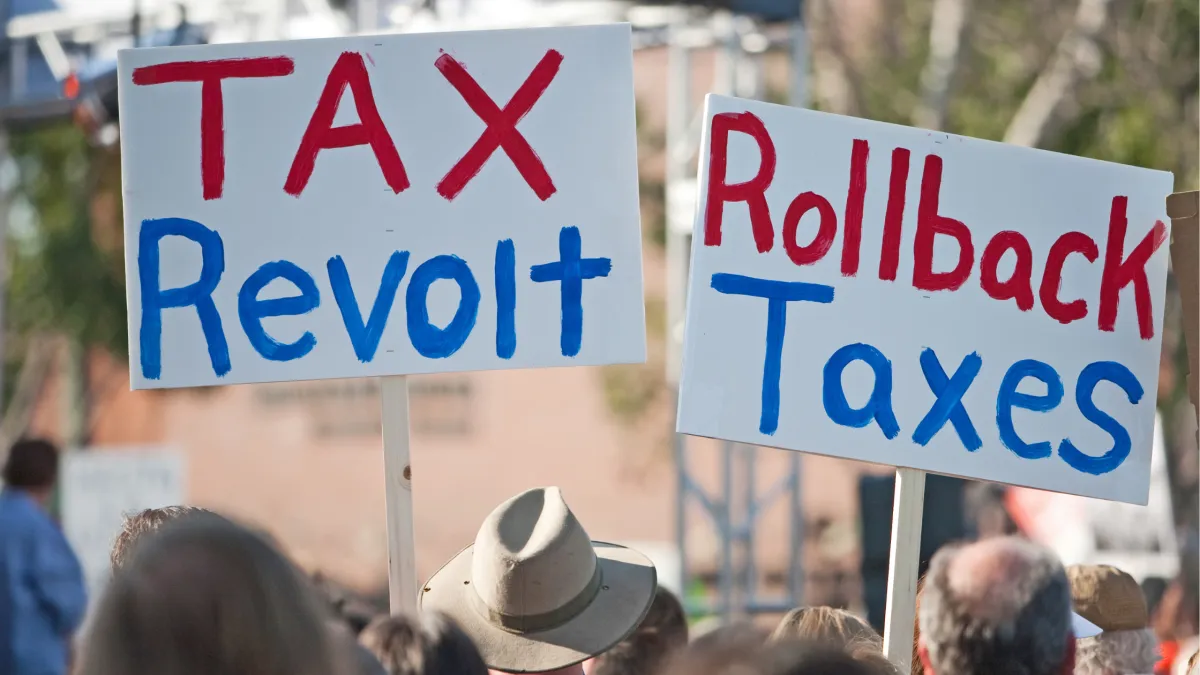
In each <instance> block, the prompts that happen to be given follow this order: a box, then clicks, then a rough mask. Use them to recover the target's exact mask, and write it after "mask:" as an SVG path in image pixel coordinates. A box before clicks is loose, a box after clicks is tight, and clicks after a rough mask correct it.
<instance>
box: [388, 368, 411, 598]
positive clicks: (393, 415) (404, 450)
mask: <svg viewBox="0 0 1200 675" xmlns="http://www.w3.org/2000/svg"><path fill="white" fill-rule="evenodd" d="M379 379H380V383H379V384H380V405H381V406H382V418H383V476H384V481H385V483H386V496H387V536H388V600H389V605H390V607H391V613H392V614H397V613H402V612H406V613H415V612H416V610H417V557H416V548H417V547H416V541H415V537H414V535H413V531H414V528H413V502H412V464H411V461H410V459H409V452H408V451H409V435H408V426H409V425H408V377H407V376H405V375H393V376H390V377H381V378H379Z"/></svg>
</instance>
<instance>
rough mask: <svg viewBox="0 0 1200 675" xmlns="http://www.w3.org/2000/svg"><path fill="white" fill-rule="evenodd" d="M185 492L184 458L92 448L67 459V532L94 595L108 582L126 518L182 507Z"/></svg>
mask: <svg viewBox="0 0 1200 675" xmlns="http://www.w3.org/2000/svg"><path fill="white" fill-rule="evenodd" d="M186 489H187V485H186V482H185V476H184V459H183V456H182V455H180V454H179V453H174V452H163V451H155V450H119V451H118V450H115V449H113V448H93V449H90V450H88V451H85V452H72V453H68V454H67V455H65V456H64V461H63V477H62V516H63V530H64V532H65V533H66V535H67V539H68V540H69V541H70V542H71V545H72V547H74V549H75V552H76V554H77V555H78V556H79V562H80V564H81V565H82V566H83V571H84V576H85V577H86V578H87V582H88V587H89V589H90V591H91V592H92V594H93V595H96V594H97V593H98V591H99V590H100V589H101V588H102V587H103V586H104V584H105V583H106V582H107V581H108V578H109V575H110V562H109V560H110V558H109V556H110V553H111V552H112V545H113V540H114V539H115V538H116V536H117V534H118V533H119V532H120V531H121V527H122V526H123V524H124V522H125V516H126V515H127V514H131V513H136V512H138V511H141V510H143V509H154V508H161V507H163V506H171V505H175V504H183V503H184V502H185V499H186V496H187V495H186Z"/></svg>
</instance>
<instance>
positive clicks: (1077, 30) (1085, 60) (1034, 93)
mask: <svg viewBox="0 0 1200 675" xmlns="http://www.w3.org/2000/svg"><path fill="white" fill-rule="evenodd" d="M1108 5H1109V0H1079V6H1078V7H1077V8H1076V10H1075V19H1074V21H1073V22H1072V24H1071V26H1070V27H1069V28H1068V29H1067V32H1066V33H1065V34H1064V35H1063V37H1062V40H1061V41H1059V43H1058V48H1057V49H1056V50H1055V53H1054V56H1053V57H1052V58H1051V60H1050V63H1049V64H1047V65H1046V68H1045V69H1044V70H1042V72H1041V74H1040V75H1038V78H1037V80H1036V81H1035V82H1034V83H1033V88H1031V89H1030V90H1029V93H1028V94H1027V95H1026V96H1025V99H1024V100H1023V101H1022V102H1021V107H1020V108H1018V109H1017V114H1016V115H1014V116H1013V119H1012V121H1011V122H1010V123H1009V125H1008V130H1007V131H1006V132H1005V133H1004V141H1005V142H1006V143H1012V144H1013V145H1024V146H1029V147H1037V146H1038V145H1039V144H1040V143H1041V141H1042V138H1043V136H1044V135H1045V133H1046V128H1047V126H1048V125H1049V123H1050V121H1051V119H1053V117H1054V112H1055V110H1057V109H1058V106H1059V104H1061V103H1062V102H1063V100H1064V99H1065V98H1066V97H1067V96H1068V95H1069V94H1070V93H1071V90H1072V89H1073V88H1074V87H1075V86H1076V84H1077V83H1078V82H1079V80H1080V79H1082V78H1084V77H1091V76H1093V75H1095V73H1096V72H1097V71H1098V70H1099V67H1100V52H1099V48H1098V47H1097V46H1096V36H1097V34H1098V33H1099V32H1100V31H1101V29H1103V28H1104V24H1105V23H1106V22H1107V21H1108Z"/></svg>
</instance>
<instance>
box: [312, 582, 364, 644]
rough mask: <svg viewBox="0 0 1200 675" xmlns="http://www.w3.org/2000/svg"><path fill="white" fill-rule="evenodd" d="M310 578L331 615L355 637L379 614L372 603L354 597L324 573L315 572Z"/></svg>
mask: <svg viewBox="0 0 1200 675" xmlns="http://www.w3.org/2000/svg"><path fill="white" fill-rule="evenodd" d="M310 578H311V580H312V584H313V587H314V588H316V590H317V594H318V596H320V597H321V598H322V599H323V600H324V601H325V602H326V604H327V605H328V606H329V609H330V611H331V612H332V613H333V615H334V616H335V617H337V619H338V621H339V622H340V623H341V624H342V625H343V626H344V627H345V628H346V630H347V631H349V632H350V633H351V634H353V635H354V636H355V638H356V639H357V636H358V635H360V634H362V632H363V630H365V629H366V627H367V626H368V625H369V624H370V623H371V621H373V620H375V619H376V618H377V617H378V616H379V615H380V614H381V612H380V610H379V609H378V608H376V607H375V606H374V605H373V604H371V603H370V602H367V601H365V600H363V599H361V598H358V597H355V596H354V595H353V594H352V593H349V592H348V591H346V589H344V588H342V587H340V586H339V585H338V584H336V583H334V582H333V581H332V580H330V579H329V578H328V577H326V576H325V575H324V574H322V573H320V572H316V573H314V574H313V575H312V576H311V577H310Z"/></svg>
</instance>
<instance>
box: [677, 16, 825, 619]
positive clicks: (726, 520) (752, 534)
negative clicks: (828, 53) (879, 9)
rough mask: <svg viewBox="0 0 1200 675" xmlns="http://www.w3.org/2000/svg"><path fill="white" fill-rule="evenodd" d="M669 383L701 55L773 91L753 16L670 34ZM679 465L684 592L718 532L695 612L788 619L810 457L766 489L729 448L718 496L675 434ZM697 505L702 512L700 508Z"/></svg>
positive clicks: (740, 83) (720, 87)
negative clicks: (779, 561) (767, 588)
mask: <svg viewBox="0 0 1200 675" xmlns="http://www.w3.org/2000/svg"><path fill="white" fill-rule="evenodd" d="M789 43H790V44H789V48H790V51H791V55H792V71H793V72H792V78H791V79H792V92H791V98H792V103H793V105H799V106H804V105H807V102H808V82H807V79H808V78H807V73H808V68H807V64H808V52H807V39H806V32H805V27H804V25H803V24H802V23H801V22H799V21H797V22H795V23H794V24H793V25H792V26H791V30H790V33H789ZM667 47H668V63H669V66H668V73H669V74H668V82H667V91H668V97H669V100H668V106H667V111H668V112H667V168H666V177H667V295H668V297H667V328H668V330H667V339H668V347H667V353H668V359H667V380H668V383H669V385H670V387H671V389H672V390H673V391H678V385H679V377H680V369H681V364H682V346H683V334H684V329H683V327H684V317H685V312H686V306H687V283H688V277H689V262H690V251H691V247H692V228H693V223H694V221H695V218H696V209H697V195H698V190H697V184H696V164H697V152H698V150H699V148H698V140H699V138H700V131H701V125H702V123H703V110H697V109H694V106H693V105H692V98H693V96H692V91H691V83H692V72H693V71H692V54H693V52H694V51H695V50H697V49H701V48H704V49H709V48H714V47H716V48H717V49H718V50H719V52H718V64H717V68H716V69H715V76H714V82H713V84H712V86H711V88H710V91H712V92H713V93H719V94H726V95H736V96H739V97H742V98H755V99H757V98H762V96H763V94H764V70H763V54H764V52H766V50H767V49H768V48H769V47H770V41H769V40H768V39H767V37H766V36H765V35H764V33H763V32H762V31H761V30H760V27H759V26H758V25H756V23H755V22H754V21H752V20H750V19H748V18H746V17H736V16H732V15H729V14H717V15H714V16H711V17H705V20H704V22H703V23H702V24H700V25H697V24H696V23H693V22H691V21H688V20H686V19H682V20H677V21H675V22H673V24H672V25H671V26H670V27H669V29H668V31H667ZM672 432H673V433H672V437H673V440H674V448H673V450H674V458H675V466H676V488H677V497H676V506H675V508H676V512H675V528H676V545H677V546H678V549H679V555H680V576H681V578H680V580H679V587H680V588H681V589H683V590H684V591H685V593H686V592H687V590H688V589H689V588H690V586H691V584H692V582H693V577H694V570H695V568H696V567H697V562H698V561H696V560H694V559H692V558H693V552H692V548H693V547H692V546H690V545H689V540H690V539H691V532H692V527H693V522H694V520H695V518H694V517H693V514H696V513H697V512H698V513H699V514H700V516H701V518H700V519H699V520H700V523H701V525H702V526H708V527H712V528H713V529H714V530H715V533H716V535H717V550H718V551H719V560H718V561H717V564H716V585H717V593H716V597H715V598H713V599H710V600H699V599H696V598H688V605H689V606H688V609H689V611H690V612H692V613H700V614H715V615H717V616H719V617H720V618H721V619H723V620H728V619H730V618H732V617H734V616H738V615H745V614H756V613H764V612H783V611H787V610H788V609H791V608H793V607H796V606H798V605H800V604H801V603H802V602H803V596H804V579H805V575H804V560H803V543H804V516H803V511H802V509H801V504H800V494H801V493H800V490H801V483H800V480H801V457H800V454H799V453H788V456H787V462H786V470H785V472H784V474H783V475H782V476H779V477H778V478H777V479H775V480H774V481H772V482H771V483H770V485H769V486H768V487H767V488H766V490H763V491H761V492H760V491H759V486H758V476H757V470H756V469H757V464H758V448H756V447H754V446H749V445H743V444H737V443H729V442H724V443H723V444H722V446H721V448H720V451H719V456H720V459H719V461H720V469H719V475H720V487H719V489H718V491H717V492H716V493H715V494H714V493H711V492H709V490H707V489H706V488H705V487H704V486H702V485H701V484H700V483H699V482H698V481H697V480H696V478H695V477H694V474H693V471H692V461H691V460H692V455H693V454H694V453H691V452H689V448H688V438H687V437H686V436H684V435H682V434H677V433H674V430H672ZM780 502H783V503H784V504H785V506H786V509H787V525H786V528H787V534H786V536H787V542H788V549H787V550H788V570H787V574H786V580H785V583H784V590H783V593H782V594H778V593H777V594H774V595H773V596H768V595H764V594H763V593H762V592H761V591H760V587H761V586H762V583H761V579H760V571H759V564H758V555H757V552H756V548H755V546H756V542H757V541H758V539H759V536H760V532H759V529H760V528H759V526H760V522H761V519H762V516H763V514H764V513H765V512H766V511H767V510H768V509H769V508H770V507H771V506H773V505H775V504H777V503H780ZM693 505H695V507H698V508H693Z"/></svg>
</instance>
